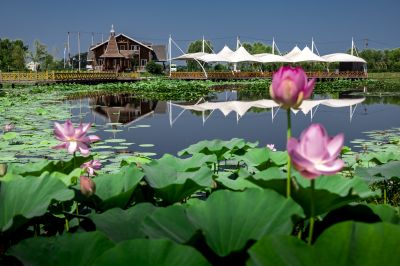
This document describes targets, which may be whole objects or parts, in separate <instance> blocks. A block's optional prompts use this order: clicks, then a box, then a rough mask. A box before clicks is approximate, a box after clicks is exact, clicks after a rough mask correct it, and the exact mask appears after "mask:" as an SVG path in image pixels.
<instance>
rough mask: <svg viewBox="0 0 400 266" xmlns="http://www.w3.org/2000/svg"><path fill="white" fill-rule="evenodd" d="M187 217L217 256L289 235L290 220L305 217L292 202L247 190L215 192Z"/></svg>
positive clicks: (280, 197)
mask: <svg viewBox="0 0 400 266" xmlns="http://www.w3.org/2000/svg"><path fill="white" fill-rule="evenodd" d="M187 215H188V217H189V219H190V221H191V222H192V223H193V224H194V225H195V226H196V227H198V228H200V230H201V232H202V233H203V234H204V237H205V239H206V242H207V244H208V246H209V247H210V248H211V249H212V250H213V251H214V252H215V253H216V254H217V255H219V256H226V255H228V254H230V253H231V252H234V251H240V250H241V249H243V248H244V247H245V245H246V244H247V242H248V241H249V240H258V239H260V238H261V237H263V236H264V235H266V234H290V233H291V231H292V229H293V219H295V217H301V216H303V215H304V214H303V210H302V209H301V207H300V206H299V205H298V204H297V203H295V202H294V201H293V200H292V199H287V198H285V197H283V196H281V195H279V194H278V193H276V192H275V191H272V190H263V189H247V190H245V191H243V192H231V191H226V190H225V191H224V190H221V191H216V192H214V193H212V194H211V195H210V197H209V198H208V199H207V201H205V202H200V201H199V202H198V203H197V204H193V205H191V206H190V207H189V208H188V209H187Z"/></svg>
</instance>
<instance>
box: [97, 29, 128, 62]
mask: <svg viewBox="0 0 400 266" xmlns="http://www.w3.org/2000/svg"><path fill="white" fill-rule="evenodd" d="M100 57H103V58H104V57H106V58H121V57H124V56H123V55H122V54H120V52H119V49H118V45H117V40H116V39H115V36H114V35H111V36H110V39H109V40H108V44H107V48H106V51H105V52H104V54H102V55H101V56H100Z"/></svg>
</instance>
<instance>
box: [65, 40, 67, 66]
mask: <svg viewBox="0 0 400 266" xmlns="http://www.w3.org/2000/svg"><path fill="white" fill-rule="evenodd" d="M66 50H67V46H66V45H64V69H65V61H66V58H65V53H66V52H67V51H66Z"/></svg>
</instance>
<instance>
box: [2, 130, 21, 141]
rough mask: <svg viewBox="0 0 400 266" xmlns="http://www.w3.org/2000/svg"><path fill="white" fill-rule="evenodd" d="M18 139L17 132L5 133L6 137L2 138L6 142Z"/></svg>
mask: <svg viewBox="0 0 400 266" xmlns="http://www.w3.org/2000/svg"><path fill="white" fill-rule="evenodd" d="M17 137H18V133H17V132H6V133H4V135H3V136H2V138H3V139H4V140H12V139H15V138H17Z"/></svg>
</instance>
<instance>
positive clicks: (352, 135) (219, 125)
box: [69, 91, 400, 157]
mask: <svg viewBox="0 0 400 266" xmlns="http://www.w3.org/2000/svg"><path fill="white" fill-rule="evenodd" d="M334 97H339V98H340V96H339V95H335V96H334ZM261 98H262V96H261ZM261 98H260V95H252V94H249V93H248V92H245V91H222V92H220V93H217V94H216V95H214V96H212V97H210V98H209V99H207V100H210V101H226V100H243V101H252V100H257V99H261ZM315 98H332V97H331V96H329V95H316V96H315ZM345 98H349V97H348V96H347V97H345ZM69 103H70V104H71V106H72V107H71V112H72V114H73V115H74V122H79V121H82V122H85V123H87V122H92V123H95V124H96V125H97V126H96V130H97V132H96V134H97V135H99V136H100V137H101V138H102V139H103V140H106V139H113V138H114V139H124V140H125V142H127V143H133V144H131V145H129V146H127V147H128V148H126V151H129V152H151V153H157V155H156V156H155V157H160V156H161V155H162V154H164V153H171V154H175V155H176V153H177V152H178V151H180V150H182V149H184V148H186V147H188V146H189V145H191V144H194V143H196V142H198V141H201V140H204V139H209V140H211V139H223V140H229V139H231V138H243V139H246V140H248V141H252V142H254V141H258V142H259V145H260V146H261V145H266V144H270V143H274V144H275V146H277V148H278V149H280V150H283V149H285V145H286V112H285V111H284V110H279V111H278V113H277V115H276V116H275V118H274V119H273V120H272V117H271V110H270V109H251V110H250V111H248V112H247V113H246V114H245V115H244V116H243V117H241V118H240V119H239V121H237V116H236V113H234V112H232V113H230V114H229V115H228V116H226V117H225V116H224V115H223V114H222V113H221V112H220V111H219V110H216V111H214V112H213V113H212V114H211V115H210V117H209V118H208V119H207V121H206V122H205V123H203V118H202V114H201V112H194V111H189V110H187V111H185V112H183V113H182V114H180V113H181V112H182V109H181V108H179V107H176V106H173V107H172V114H170V112H169V108H168V102H165V101H152V100H143V99H136V98H133V97H132V96H130V95H114V96H101V97H96V98H85V99H80V100H73V101H69ZM194 103H195V102H193V103H185V104H194ZM399 104H400V97H367V98H366V101H364V102H363V103H362V104H359V105H357V107H356V109H355V111H354V115H353V117H352V119H351V120H350V108H349V107H343V108H332V107H327V106H323V105H320V106H319V107H318V109H317V111H316V113H315V115H314V117H313V119H312V120H311V115H310V114H307V115H304V114H303V113H301V112H299V113H297V114H296V115H294V114H293V115H292V128H293V133H292V135H293V136H296V137H298V136H299V134H300V133H301V131H302V130H303V129H304V128H306V127H307V126H309V125H310V124H311V123H321V124H323V125H324V126H325V127H326V129H327V130H328V132H329V134H330V135H334V134H338V133H340V132H344V134H345V137H346V145H349V146H351V143H350V141H351V140H354V139H357V138H365V137H366V136H365V134H364V133H363V132H365V131H371V130H384V129H391V128H395V127H400V105H399ZM353 108H354V107H353ZM179 114H180V115H179ZM178 116H179V117H178ZM177 117H178V118H177ZM171 120H172V121H173V124H171ZM143 144H144V145H143ZM146 144H153V145H154V146H153V145H146ZM107 145H114V146H115V145H119V146H121V145H120V144H118V142H116V143H112V142H111V143H107Z"/></svg>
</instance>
